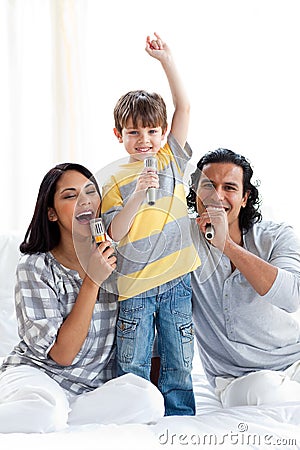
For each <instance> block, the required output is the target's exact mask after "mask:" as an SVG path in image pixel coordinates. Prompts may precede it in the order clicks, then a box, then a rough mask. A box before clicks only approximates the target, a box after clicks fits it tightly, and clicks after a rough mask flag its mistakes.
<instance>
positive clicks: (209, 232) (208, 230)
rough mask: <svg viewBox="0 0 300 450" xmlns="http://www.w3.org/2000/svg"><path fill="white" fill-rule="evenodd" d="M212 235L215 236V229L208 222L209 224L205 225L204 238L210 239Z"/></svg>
mask: <svg viewBox="0 0 300 450" xmlns="http://www.w3.org/2000/svg"><path fill="white" fill-rule="evenodd" d="M214 237H215V229H214V227H213V226H212V225H211V224H210V223H209V224H207V225H206V230H205V238H206V239H207V240H208V241H211V240H212V239H213V238H214Z"/></svg>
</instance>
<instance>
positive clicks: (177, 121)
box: [145, 33, 190, 147]
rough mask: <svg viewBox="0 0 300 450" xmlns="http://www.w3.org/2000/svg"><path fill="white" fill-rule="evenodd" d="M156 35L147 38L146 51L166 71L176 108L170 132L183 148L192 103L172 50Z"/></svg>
mask: <svg viewBox="0 0 300 450" xmlns="http://www.w3.org/2000/svg"><path fill="white" fill-rule="evenodd" d="M154 35H155V38H156V39H151V38H150V36H147V39H146V48H145V50H146V52H147V53H148V54H149V55H150V56H152V57H153V58H155V59H157V60H158V61H160V63H161V65H162V68H163V69H164V71H165V74H166V76H167V79H168V82H169V86H170V90H171V94H172V98H173V104H174V108H175V110H174V114H173V117H172V123H171V129H170V131H171V133H172V134H173V136H174V137H175V139H176V140H177V142H178V143H179V144H180V145H181V147H184V145H185V143H186V139H187V133H188V126H189V120H190V102H189V99H188V96H187V93H186V91H185V88H184V85H183V82H182V80H181V78H180V76H179V72H178V70H177V68H176V65H175V62H174V59H173V56H172V53H171V50H170V49H169V47H168V45H167V44H166V43H165V42H164V41H163V40H162V39H161V37H160V36H159V35H158V34H157V33H154Z"/></svg>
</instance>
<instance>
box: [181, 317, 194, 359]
mask: <svg viewBox="0 0 300 450" xmlns="http://www.w3.org/2000/svg"><path fill="white" fill-rule="evenodd" d="M179 332H180V336H181V342H182V352H183V359H184V364H185V366H186V367H192V362H193V357H194V334H195V333H194V325H193V322H188V323H185V324H183V325H180V326H179Z"/></svg>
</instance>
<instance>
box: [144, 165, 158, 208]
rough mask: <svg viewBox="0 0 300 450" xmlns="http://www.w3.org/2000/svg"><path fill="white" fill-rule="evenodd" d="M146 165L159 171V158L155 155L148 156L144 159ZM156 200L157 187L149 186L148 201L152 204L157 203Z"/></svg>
mask: <svg viewBox="0 0 300 450" xmlns="http://www.w3.org/2000/svg"><path fill="white" fill-rule="evenodd" d="M144 167H146V168H148V169H151V170H152V172H155V173H156V172H157V160H156V158H155V156H148V157H147V158H145V159H144ZM155 200H156V188H153V187H149V188H148V189H147V203H148V205H150V206H153V205H155Z"/></svg>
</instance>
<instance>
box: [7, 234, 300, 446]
mask: <svg viewBox="0 0 300 450" xmlns="http://www.w3.org/2000/svg"><path fill="white" fill-rule="evenodd" d="M19 243H20V235H19V234H18V233H13V232H10V233H6V234H3V235H0V358H1V357H3V356H5V354H7V353H8V352H9V351H10V349H11V348H12V346H13V345H14V343H15V342H16V341H17V340H18V337H17V327H16V320H15V312H14V301H13V289H14V272H15V267H16V264H17V261H18V246H19ZM193 380H194V390H195V395H196V403H197V415H196V416H195V417H185V416H177V417H164V418H163V419H161V420H160V421H159V422H158V423H157V424H149V425H139V424H131V425H121V426H120V425H114V424H111V425H96V424H90V425H82V426H76V427H69V428H68V429H66V430H64V431H60V432H57V433H48V434H38V433H37V434H23V433H15V434H0V450H12V449H13V450H14V449H17V448H26V449H27V448H29V449H30V450H35V449H39V450H41V449H43V450H48V449H49V450H50V449H51V450H54V449H65V450H68V449H72V450H77V449H78V450H79V449H80V450H82V449H83V448H92V449H95V450H114V449H116V450H117V449H118V450H127V449H128V450H143V449H149V450H150V449H151V450H155V449H166V448H167V449H186V448H190V449H192V448H193V449H195V448H201V449H202V448H207V449H212V448H218V449H222V448H223V449H226V450H227V449H239V450H243V449H259V450H262V449H269V448H270V449H283V448H284V449H290V450H295V449H300V404H299V403H297V402H294V403H285V404H280V405H272V406H268V407H267V406H260V407H254V406H244V407H237V408H229V409H224V408H222V407H221V405H220V402H219V401H218V399H217V398H216V396H215V395H214V392H213V390H212V388H211V387H210V386H209V384H208V382H207V380H206V378H205V375H204V374H203V371H202V367H201V363H200V361H199V358H198V356H197V355H196V357H195V361H194V369H193Z"/></svg>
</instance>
